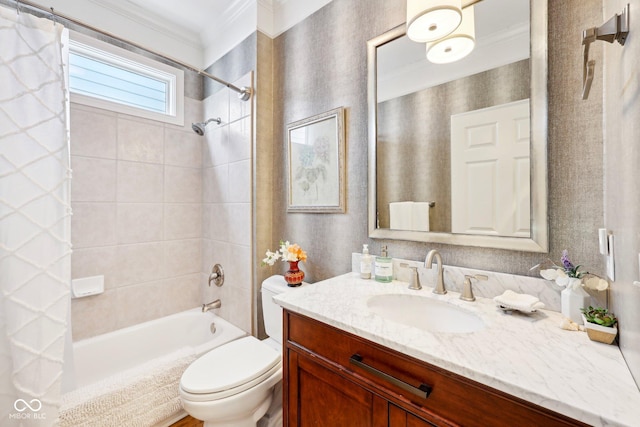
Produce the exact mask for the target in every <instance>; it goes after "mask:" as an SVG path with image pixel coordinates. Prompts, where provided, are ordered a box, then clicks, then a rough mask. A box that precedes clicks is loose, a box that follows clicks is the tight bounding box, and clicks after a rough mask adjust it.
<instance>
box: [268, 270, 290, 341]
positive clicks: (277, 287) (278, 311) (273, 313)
mask: <svg viewBox="0 0 640 427" xmlns="http://www.w3.org/2000/svg"><path fill="white" fill-rule="evenodd" d="M291 289H293V288H290V287H288V286H287V282H285V281H284V277H283V276H278V275H275V276H271V277H269V278H268V279H265V281H264V282H262V317H263V320H264V329H265V331H266V332H267V335H269V337H270V338H273V339H274V340H276V341H277V342H279V343H282V307H280V306H279V305H278V304H276V303H275V302H274V301H273V296H274V295H278V294H281V293H283V292H286V291H288V290H291Z"/></svg>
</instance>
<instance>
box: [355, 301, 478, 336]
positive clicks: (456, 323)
mask: <svg viewBox="0 0 640 427" xmlns="http://www.w3.org/2000/svg"><path fill="white" fill-rule="evenodd" d="M367 307H369V310H371V312H373V313H376V314H378V315H380V316H382V317H384V318H385V319H388V320H391V321H392V322H397V323H401V324H403V325H407V326H413V327H414V328H419V329H422V330H425V331H429V332H449V333H466V332H474V331H478V330H480V329H483V328H484V326H485V325H484V322H483V321H482V319H481V318H480V317H478V316H476V315H475V314H473V313H471V312H469V311H467V310H464V309H462V308H460V307H456V306H454V305H451V304H448V303H446V302H442V301H438V300H435V299H431V298H427V297H419V296H414V295H399V294H388V295H375V296H372V297H370V298H369V299H368V300H367Z"/></svg>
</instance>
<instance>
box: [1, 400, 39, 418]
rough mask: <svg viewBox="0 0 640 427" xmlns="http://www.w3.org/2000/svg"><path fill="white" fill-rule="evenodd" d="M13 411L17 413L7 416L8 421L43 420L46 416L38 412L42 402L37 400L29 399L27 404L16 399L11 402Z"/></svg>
mask: <svg viewBox="0 0 640 427" xmlns="http://www.w3.org/2000/svg"><path fill="white" fill-rule="evenodd" d="M13 409H15V410H16V411H17V412H14V413H13V414H9V419H13V420H44V419H45V418H46V417H47V414H45V413H44V412H42V413H41V412H40V410H41V409H42V402H41V401H40V400H39V399H31V400H30V401H28V402H27V401H26V400H24V399H17V400H16V401H15V402H13Z"/></svg>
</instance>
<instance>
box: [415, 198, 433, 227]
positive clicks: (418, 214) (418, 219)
mask: <svg viewBox="0 0 640 427" xmlns="http://www.w3.org/2000/svg"><path fill="white" fill-rule="evenodd" d="M429 209H430V208H429V202H415V203H414V204H413V217H412V225H411V229H412V230H415V231H429Z"/></svg>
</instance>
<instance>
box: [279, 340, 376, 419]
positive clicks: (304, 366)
mask: <svg viewBox="0 0 640 427" xmlns="http://www.w3.org/2000/svg"><path fill="white" fill-rule="evenodd" d="M288 362H289V381H288V385H287V386H286V390H285V393H286V395H285V402H286V404H285V406H286V408H285V409H286V412H285V414H286V417H285V418H286V422H285V426H288V427H304V426H314V427H336V426H345V427H346V426H348V427H385V426H387V423H388V409H387V408H388V404H387V402H386V401H385V400H383V399H381V398H380V397H378V396H376V395H374V394H373V393H371V392H369V391H368V390H365V389H364V388H362V387H360V386H359V385H358V384H356V383H354V382H352V381H349V380H347V379H346V378H344V377H342V376H341V375H339V374H337V373H335V372H333V371H332V370H330V369H329V368H326V367H324V366H322V365H321V364H319V363H317V362H315V361H314V360H313V359H312V358H310V357H307V356H304V355H303V354H300V353H297V352H295V351H289V352H288Z"/></svg>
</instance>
